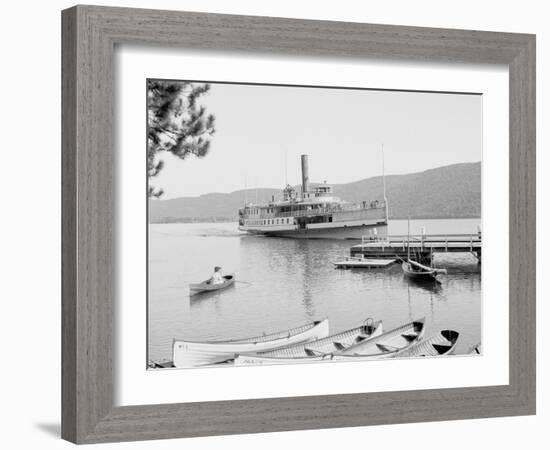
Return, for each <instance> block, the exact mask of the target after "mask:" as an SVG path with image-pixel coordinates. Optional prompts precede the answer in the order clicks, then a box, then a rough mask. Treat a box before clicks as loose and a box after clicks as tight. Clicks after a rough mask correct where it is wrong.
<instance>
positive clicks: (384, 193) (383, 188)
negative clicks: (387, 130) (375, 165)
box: [382, 144, 389, 223]
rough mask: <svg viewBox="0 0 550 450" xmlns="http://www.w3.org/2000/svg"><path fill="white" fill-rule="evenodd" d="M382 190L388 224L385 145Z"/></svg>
mask: <svg viewBox="0 0 550 450" xmlns="http://www.w3.org/2000/svg"><path fill="white" fill-rule="evenodd" d="M382 190H383V195H384V207H385V209H386V223H388V215H389V214H388V199H387V197H386V169H385V161H384V144H382Z"/></svg>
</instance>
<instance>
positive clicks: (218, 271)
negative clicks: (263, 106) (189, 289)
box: [208, 266, 224, 284]
mask: <svg viewBox="0 0 550 450" xmlns="http://www.w3.org/2000/svg"><path fill="white" fill-rule="evenodd" d="M223 282H224V278H223V275H222V268H221V267H220V266H216V267H214V273H213V274H212V276H211V277H210V279H209V280H208V284H223Z"/></svg>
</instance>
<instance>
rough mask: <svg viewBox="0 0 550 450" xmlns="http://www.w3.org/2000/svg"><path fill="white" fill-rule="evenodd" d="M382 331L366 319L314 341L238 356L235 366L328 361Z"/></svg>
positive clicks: (378, 326) (375, 323)
mask: <svg viewBox="0 0 550 450" xmlns="http://www.w3.org/2000/svg"><path fill="white" fill-rule="evenodd" d="M382 331H383V326H382V322H381V321H378V322H374V321H373V320H372V319H367V320H366V321H365V323H364V324H363V325H361V326H359V327H355V328H351V329H349V330H346V331H342V332H341V333H337V334H333V335H331V336H328V337H326V338H323V339H318V340H316V341H311V342H307V343H302V344H297V345H291V346H286V347H282V348H278V349H275V350H270V351H264V352H259V353H256V354H253V355H238V356H237V357H236V358H235V365H236V366H243V365H250V364H269V365H271V364H298V363H308V362H314V361H321V360H323V359H330V358H331V357H332V353H333V352H335V351H340V350H342V349H345V348H347V347H350V346H351V345H354V344H357V343H358V342H363V341H365V340H367V339H371V338H373V337H375V336H379V335H380V334H382Z"/></svg>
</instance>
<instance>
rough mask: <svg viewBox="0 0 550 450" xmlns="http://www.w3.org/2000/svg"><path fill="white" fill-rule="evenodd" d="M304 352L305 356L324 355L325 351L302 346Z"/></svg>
mask: <svg viewBox="0 0 550 450" xmlns="http://www.w3.org/2000/svg"><path fill="white" fill-rule="evenodd" d="M304 352H306V355H307V356H324V355H326V353H324V352H320V351H319V350H313V349H311V348H307V347H306V348H304Z"/></svg>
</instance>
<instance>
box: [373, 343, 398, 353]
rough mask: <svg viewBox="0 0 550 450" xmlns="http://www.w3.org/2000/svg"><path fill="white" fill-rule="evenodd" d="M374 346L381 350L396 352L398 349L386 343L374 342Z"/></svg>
mask: <svg viewBox="0 0 550 450" xmlns="http://www.w3.org/2000/svg"><path fill="white" fill-rule="evenodd" d="M376 347H378V349H379V350H382V351H383V352H396V351H397V350H399V349H398V348H397V347H394V346H393V345H386V344H376Z"/></svg>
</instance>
